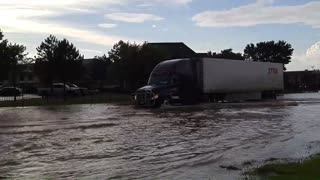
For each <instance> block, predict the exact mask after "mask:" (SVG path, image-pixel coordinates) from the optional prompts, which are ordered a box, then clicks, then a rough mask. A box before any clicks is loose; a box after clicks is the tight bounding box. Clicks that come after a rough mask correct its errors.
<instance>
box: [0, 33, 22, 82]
mask: <svg viewBox="0 0 320 180" xmlns="http://www.w3.org/2000/svg"><path fill="white" fill-rule="evenodd" d="M3 37H4V36H3V34H2V31H1V30H0V80H9V79H10V80H11V83H12V84H13V85H15V84H16V75H17V73H18V72H19V71H20V69H19V66H18V64H19V63H21V62H22V61H23V60H24V59H25V57H26V55H27V54H26V53H25V50H26V47H25V46H23V45H19V44H12V43H9V41H8V40H6V39H3Z"/></svg>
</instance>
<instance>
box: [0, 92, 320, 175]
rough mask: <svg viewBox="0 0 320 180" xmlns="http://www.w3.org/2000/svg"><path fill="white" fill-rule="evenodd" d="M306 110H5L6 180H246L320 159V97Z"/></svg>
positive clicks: (304, 98)
mask: <svg viewBox="0 0 320 180" xmlns="http://www.w3.org/2000/svg"><path fill="white" fill-rule="evenodd" d="M282 99H283V101H297V102H298V106H280V107H276V106H272V107H256V108H252V107H250V108H246V106H245V105H243V107H237V108H211V107H206V106H201V107H174V108H163V109H160V110H150V109H149V110H145V109H135V108H133V107H131V106H116V105H75V106H57V107H28V108H1V109H0V142H1V144H0V179H2V178H6V177H7V178H23V179H29V178H35V179H44V178H46V179H47V178H52V179H57V178H59V179H60V178H67V179H70V178H71V179H238V178H239V177H241V173H242V171H237V170H235V171H232V170H227V169H226V168H223V167H228V166H234V167H237V168H239V169H245V168H246V165H248V164H251V165H252V166H254V165H258V164H259V163H263V162H265V161H266V160H270V159H286V158H301V157H307V156H309V155H310V154H314V153H317V152H319V151H320V131H319V129H320V118H319V117H320V94H292V95H286V96H284V97H282Z"/></svg>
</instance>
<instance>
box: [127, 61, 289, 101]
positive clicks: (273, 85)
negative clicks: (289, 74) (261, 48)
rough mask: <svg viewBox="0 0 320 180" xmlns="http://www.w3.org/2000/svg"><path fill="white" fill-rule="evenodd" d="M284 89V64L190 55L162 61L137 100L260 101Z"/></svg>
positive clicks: (136, 95)
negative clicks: (191, 56)
mask: <svg viewBox="0 0 320 180" xmlns="http://www.w3.org/2000/svg"><path fill="white" fill-rule="evenodd" d="M281 90H283V65H282V64H278V63H267V62H253V61H244V60H230V59H214V58H190V59H174V60H168V61H164V62H162V63H160V64H158V65H157V66H156V67H155V68H154V70H153V71H152V73H151V75H150V78H149V82H148V85H147V86H144V87H142V88H139V89H138V90H137V91H136V92H135V93H134V94H133V99H134V102H135V103H136V104H137V105H143V106H159V105H160V104H162V103H163V102H164V101H169V102H180V103H182V104H194V103H196V102H199V101H201V100H203V99H206V98H207V99H208V100H210V101H214V102H217V101H244V100H259V99H262V98H263V97H267V96H270V97H272V98H274V97H275V95H276V93H277V92H278V91H281Z"/></svg>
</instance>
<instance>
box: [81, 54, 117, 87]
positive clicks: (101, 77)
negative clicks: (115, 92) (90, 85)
mask: <svg viewBox="0 0 320 180" xmlns="http://www.w3.org/2000/svg"><path fill="white" fill-rule="evenodd" d="M111 63H112V62H111V61H110V59H109V58H108V57H107V56H106V55H103V56H96V57H94V59H92V60H90V61H89V62H87V65H86V68H87V73H88V76H89V79H90V80H94V81H105V80H107V78H108V77H109V76H110V65H111Z"/></svg>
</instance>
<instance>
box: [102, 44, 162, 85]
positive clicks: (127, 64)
mask: <svg viewBox="0 0 320 180" xmlns="http://www.w3.org/2000/svg"><path fill="white" fill-rule="evenodd" d="M108 55H109V59H110V61H111V62H112V64H111V66H112V72H113V73H112V74H113V77H114V79H116V80H117V81H118V82H119V83H120V84H121V86H122V88H125V89H128V90H135V89H136V88H137V87H139V86H142V85H145V84H146V82H147V80H148V77H149V75H150V73H151V71H152V70H153V68H154V67H155V66H156V65H157V64H158V63H159V62H161V61H164V60H166V59H167V55H166V53H164V52H162V51H161V50H160V49H158V48H155V47H152V46H151V45H150V44H148V43H146V42H145V43H143V44H136V43H130V42H124V41H119V42H118V43H116V44H115V45H114V46H113V48H112V49H111V50H110V51H109V53H108Z"/></svg>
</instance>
